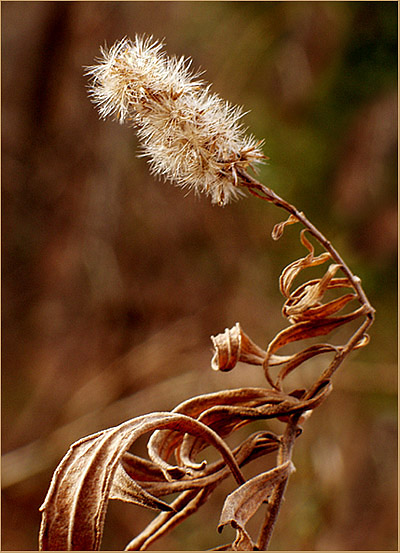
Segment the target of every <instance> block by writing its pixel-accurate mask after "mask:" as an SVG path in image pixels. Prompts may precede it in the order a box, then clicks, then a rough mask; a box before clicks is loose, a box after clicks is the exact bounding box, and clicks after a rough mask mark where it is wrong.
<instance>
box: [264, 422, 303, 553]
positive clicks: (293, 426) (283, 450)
mask: <svg viewBox="0 0 400 553" xmlns="http://www.w3.org/2000/svg"><path fill="white" fill-rule="evenodd" d="M299 418H300V415H293V416H292V417H290V419H289V422H288V424H287V426H286V429H285V432H284V434H283V436H282V440H281V447H280V449H279V452H278V459H277V464H278V465H281V464H283V463H285V462H286V461H290V460H291V458H292V451H293V445H294V441H295V439H296V436H297V429H298V426H297V422H298V420H299ZM288 479H289V478H286V479H285V480H283V481H282V482H280V483H279V484H278V485H277V486H276V488H275V489H274V491H273V493H272V495H271V499H270V500H269V505H268V511H267V513H266V516H265V519H264V523H263V525H262V527H261V530H260V535H259V537H258V542H257V548H258V550H259V551H267V550H268V545H269V542H270V540H271V537H272V532H273V531H274V527H275V523H276V520H277V518H278V514H279V510H280V508H281V503H282V499H283V494H284V493H285V490H286V485H287V482H288Z"/></svg>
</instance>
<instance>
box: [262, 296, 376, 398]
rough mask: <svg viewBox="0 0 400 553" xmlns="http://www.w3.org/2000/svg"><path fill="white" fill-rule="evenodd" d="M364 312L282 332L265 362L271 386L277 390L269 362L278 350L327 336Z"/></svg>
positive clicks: (297, 326)
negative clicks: (298, 342) (306, 340)
mask: <svg viewBox="0 0 400 553" xmlns="http://www.w3.org/2000/svg"><path fill="white" fill-rule="evenodd" d="M364 312H365V309H364V307H363V306H361V307H360V308H358V309H357V310H356V311H353V312H352V313H349V314H347V315H342V316H341V317H328V318H324V319H316V320H312V321H302V322H299V323H296V324H294V325H291V326H289V327H287V328H285V329H284V330H282V331H281V332H280V333H279V334H278V335H277V336H276V337H275V338H274V339H273V340H272V342H270V344H269V346H268V348H267V356H266V358H265V360H264V370H265V376H266V378H267V380H268V382H269V383H270V384H271V386H273V387H274V388H276V384H274V382H273V380H272V377H271V375H270V372H269V366H270V362H269V360H270V356H271V355H272V354H274V353H275V352H276V351H277V350H279V349H280V348H282V347H283V346H285V345H286V344H289V343H291V342H297V341H299V340H305V339H307V338H314V337H316V336H324V335H326V334H329V333H330V332H331V331H332V330H334V329H335V328H337V327H339V326H341V325H344V324H346V323H348V322H350V321H353V320H354V319H356V318H357V317H359V316H360V315H363V314H364Z"/></svg>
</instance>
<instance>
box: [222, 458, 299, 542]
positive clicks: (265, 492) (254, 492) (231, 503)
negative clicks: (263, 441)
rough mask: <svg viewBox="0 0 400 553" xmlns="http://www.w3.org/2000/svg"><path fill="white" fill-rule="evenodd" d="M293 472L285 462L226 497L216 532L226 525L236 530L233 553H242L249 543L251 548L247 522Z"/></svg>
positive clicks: (291, 464)
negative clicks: (276, 487)
mask: <svg viewBox="0 0 400 553" xmlns="http://www.w3.org/2000/svg"><path fill="white" fill-rule="evenodd" d="M294 470H295V469H294V465H293V463H292V462H291V461H286V462H285V463H283V464H282V465H279V466H277V467H275V468H273V469H271V470H269V471H267V472H263V473H262V474H259V475H258V476H255V477H254V478H251V479H250V480H248V481H247V482H245V483H244V484H243V485H242V486H239V488H237V489H236V490H234V491H233V492H232V493H231V494H229V495H228V497H227V498H226V499H225V503H224V506H223V508H222V512H221V517H220V520H219V524H218V531H219V532H221V531H222V528H223V527H224V526H225V525H226V524H231V526H232V527H233V528H235V529H236V532H237V537H236V540H235V542H234V543H233V544H232V545H233V551H243V550H244V549H243V546H244V545H245V546H246V547H249V545H250V542H251V545H252V547H253V545H254V544H253V543H252V541H251V538H250V536H249V535H248V533H247V531H246V529H245V526H246V524H247V522H248V521H249V520H250V518H251V517H252V516H253V515H254V514H255V512H256V511H257V510H258V509H259V507H260V506H261V505H262V503H264V502H265V501H268V499H269V498H270V496H271V494H272V492H273V490H274V488H275V486H276V485H277V484H279V483H280V482H282V481H284V480H286V479H287V478H289V476H290V474H291V473H292V472H293V471H294ZM249 540H250V541H249ZM247 550H249V549H247ZM250 550H251V549H250Z"/></svg>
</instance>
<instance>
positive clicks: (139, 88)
mask: <svg viewBox="0 0 400 553" xmlns="http://www.w3.org/2000/svg"><path fill="white" fill-rule="evenodd" d="M162 47H163V44H162V43H160V42H158V41H153V39H152V38H151V37H147V38H146V37H139V36H136V37H135V40H134V41H131V40H129V39H127V38H125V39H123V40H121V41H119V42H116V43H115V44H114V46H112V47H111V48H110V49H106V48H102V49H101V54H102V57H101V58H100V59H98V60H96V61H98V64H97V65H94V66H92V67H88V68H87V74H88V75H89V76H90V77H91V86H90V95H91V98H92V100H93V102H94V103H95V104H96V105H97V106H98V109H99V114H100V116H101V117H102V118H105V117H108V116H114V118H116V119H117V120H119V122H120V123H123V122H125V121H128V122H130V123H131V124H132V125H134V126H135V127H136V128H137V134H138V137H139V140H140V141H141V143H142V155H143V156H146V157H148V158H149V160H150V165H151V170H152V172H153V173H154V174H156V175H159V176H163V177H164V178H166V179H167V180H169V181H171V182H173V183H175V184H177V185H179V186H181V187H183V188H188V189H190V190H194V191H195V192H196V193H205V194H206V195H209V196H211V200H212V203H216V204H219V205H226V204H227V203H228V202H229V201H230V200H232V199H236V198H238V196H239V195H240V194H241V189H240V175H239V171H240V169H242V170H243V169H246V168H247V167H249V166H250V167H253V164H254V163H260V162H261V161H262V160H263V159H265V156H264V155H263V153H262V151H261V150H260V146H261V144H262V141H257V140H256V139H255V138H254V137H252V136H248V135H246V134H245V130H244V129H243V127H242V125H241V124H240V123H239V119H240V118H241V117H242V116H243V113H242V110H241V108H239V107H235V106H232V105H230V104H229V103H228V102H224V101H223V100H222V99H221V98H220V97H219V96H218V95H217V94H211V93H210V91H209V89H210V86H206V85H205V84H204V83H203V81H201V80H199V79H198V77H199V76H200V75H199V74H198V73H197V74H194V73H193V72H192V71H191V70H190V65H191V60H190V59H185V58H183V57H181V58H176V57H172V58H170V57H168V56H167V55H166V54H165V53H164V52H162V51H161V49H162Z"/></svg>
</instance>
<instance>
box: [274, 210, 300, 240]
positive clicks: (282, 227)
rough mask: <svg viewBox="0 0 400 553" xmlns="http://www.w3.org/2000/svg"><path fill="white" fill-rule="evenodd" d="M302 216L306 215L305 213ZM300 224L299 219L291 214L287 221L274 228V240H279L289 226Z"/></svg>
mask: <svg viewBox="0 0 400 553" xmlns="http://www.w3.org/2000/svg"><path fill="white" fill-rule="evenodd" d="M301 214H302V215H304V214H303V213H301ZM298 222H299V220H298V218H297V217H296V216H295V215H292V214H290V215H289V217H288V218H287V219H286V221H282V222H281V223H278V224H277V225H275V226H274V228H273V229H272V233H271V236H272V239H273V240H279V238H280V237H281V236H282V234H283V231H284V230H285V228H286V227H287V226H288V225H293V224H294V223H298Z"/></svg>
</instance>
